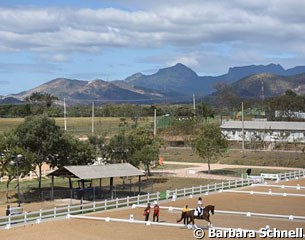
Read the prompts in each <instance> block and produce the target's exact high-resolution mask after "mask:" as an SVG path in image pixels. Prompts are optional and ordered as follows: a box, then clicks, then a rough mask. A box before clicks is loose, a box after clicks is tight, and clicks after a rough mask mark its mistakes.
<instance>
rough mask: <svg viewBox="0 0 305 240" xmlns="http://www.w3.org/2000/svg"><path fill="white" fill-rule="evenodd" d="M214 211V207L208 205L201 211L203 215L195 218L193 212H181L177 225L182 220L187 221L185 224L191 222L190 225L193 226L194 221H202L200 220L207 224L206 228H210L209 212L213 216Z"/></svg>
mask: <svg viewBox="0 0 305 240" xmlns="http://www.w3.org/2000/svg"><path fill="white" fill-rule="evenodd" d="M214 209H215V206H213V205H208V206H206V207H205V208H204V209H203V213H202V214H201V215H200V216H195V210H190V211H187V212H182V214H181V218H180V219H178V220H177V223H178V222H181V221H182V219H187V224H189V223H190V222H192V224H193V225H194V224H195V219H202V220H206V221H207V222H208V223H209V225H208V226H212V223H211V221H210V212H211V213H212V214H214Z"/></svg>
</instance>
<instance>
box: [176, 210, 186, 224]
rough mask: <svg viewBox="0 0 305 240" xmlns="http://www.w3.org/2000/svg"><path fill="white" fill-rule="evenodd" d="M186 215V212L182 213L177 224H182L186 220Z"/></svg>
mask: <svg viewBox="0 0 305 240" xmlns="http://www.w3.org/2000/svg"><path fill="white" fill-rule="evenodd" d="M185 215H186V212H182V213H181V218H180V219H178V220H177V223H178V222H181V221H182V219H184V218H185Z"/></svg>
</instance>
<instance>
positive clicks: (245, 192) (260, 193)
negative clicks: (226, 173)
mask: <svg viewBox="0 0 305 240" xmlns="http://www.w3.org/2000/svg"><path fill="white" fill-rule="evenodd" d="M220 191H221V192H228V193H244V194H251V195H269V196H281V197H305V194H299V193H277V192H272V191H271V189H270V190H269V191H268V192H256V191H238V190H220Z"/></svg>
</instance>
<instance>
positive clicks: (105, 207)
mask: <svg viewBox="0 0 305 240" xmlns="http://www.w3.org/2000/svg"><path fill="white" fill-rule="evenodd" d="M105 210H107V199H105Z"/></svg>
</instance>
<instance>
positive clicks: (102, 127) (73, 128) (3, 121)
mask: <svg viewBox="0 0 305 240" xmlns="http://www.w3.org/2000/svg"><path fill="white" fill-rule="evenodd" d="M55 121H56V123H57V125H58V126H60V127H61V128H62V129H63V128H64V118H55ZM22 122H23V118H0V133H2V132H4V131H7V130H10V129H14V128H16V127H17V126H18V125H19V124H20V123H22ZM125 122H126V123H127V125H128V126H131V125H133V124H134V122H133V121H132V120H131V119H130V118H126V121H125ZM120 123H122V122H121V118H118V117H95V118H94V131H95V133H97V134H106V135H112V134H114V133H116V132H118V130H119V125H120ZM138 124H139V125H148V126H151V124H152V118H141V119H140V120H139V122H138ZM67 131H68V132H69V133H71V134H73V135H76V136H87V135H90V134H91V133H92V118H89V117H83V118H82V117H79V118H67Z"/></svg>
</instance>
